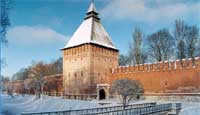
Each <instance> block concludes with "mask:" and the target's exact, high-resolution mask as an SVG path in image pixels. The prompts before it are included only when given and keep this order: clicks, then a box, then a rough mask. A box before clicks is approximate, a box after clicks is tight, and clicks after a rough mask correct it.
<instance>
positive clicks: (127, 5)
mask: <svg viewBox="0 0 200 115" xmlns="http://www.w3.org/2000/svg"><path fill="white" fill-rule="evenodd" d="M199 11H200V2H198V1H197V2H196V3H195V2H186V1H183V0H182V1H181V0H112V1H111V2H109V3H108V5H107V6H105V7H104V8H103V9H102V10H101V14H102V15H103V16H104V17H108V18H109V19H117V20H127V19H128V20H135V21H154V22H156V21H167V20H175V19H177V18H188V17H190V16H191V15H192V17H194V16H195V18H197V20H198V19H200V13H199Z"/></svg>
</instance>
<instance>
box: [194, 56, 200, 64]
mask: <svg viewBox="0 0 200 115" xmlns="http://www.w3.org/2000/svg"><path fill="white" fill-rule="evenodd" d="M195 66H200V57H196V58H195Z"/></svg>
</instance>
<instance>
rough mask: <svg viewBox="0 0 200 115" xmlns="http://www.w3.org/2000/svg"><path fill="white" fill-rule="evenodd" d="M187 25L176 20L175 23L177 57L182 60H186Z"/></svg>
mask: <svg viewBox="0 0 200 115" xmlns="http://www.w3.org/2000/svg"><path fill="white" fill-rule="evenodd" d="M186 31H187V25H186V24H185V23H184V21H182V20H176V21H175V32H174V37H175V39H176V42H177V43H176V44H177V49H178V50H177V57H178V59H180V60H181V63H182V59H184V58H186V55H187V52H186V51H187V50H186V44H185V39H186V36H187V32H186Z"/></svg>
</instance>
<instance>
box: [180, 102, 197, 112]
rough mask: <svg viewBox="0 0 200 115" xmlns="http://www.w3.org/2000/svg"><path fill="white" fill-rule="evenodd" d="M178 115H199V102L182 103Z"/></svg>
mask: <svg viewBox="0 0 200 115" xmlns="http://www.w3.org/2000/svg"><path fill="white" fill-rule="evenodd" d="M182 106H183V109H182V110H181V112H180V115H200V102H191V103H189V102H188V103H186V102H184V103H182Z"/></svg>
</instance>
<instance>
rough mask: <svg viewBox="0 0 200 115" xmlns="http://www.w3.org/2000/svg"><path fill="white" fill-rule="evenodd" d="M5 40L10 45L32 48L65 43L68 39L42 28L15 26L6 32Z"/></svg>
mask: <svg viewBox="0 0 200 115" xmlns="http://www.w3.org/2000/svg"><path fill="white" fill-rule="evenodd" d="M7 38H8V40H9V41H10V42H11V43H17V44H23V45H31V46H33V45H40V44H44V45H45V44H56V43H60V42H64V43H66V41H67V40H68V38H69V37H68V36H65V35H62V34H60V33H58V32H56V31H55V30H53V29H50V28H47V27H43V26H16V27H13V28H11V29H9V30H8V33H7Z"/></svg>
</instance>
